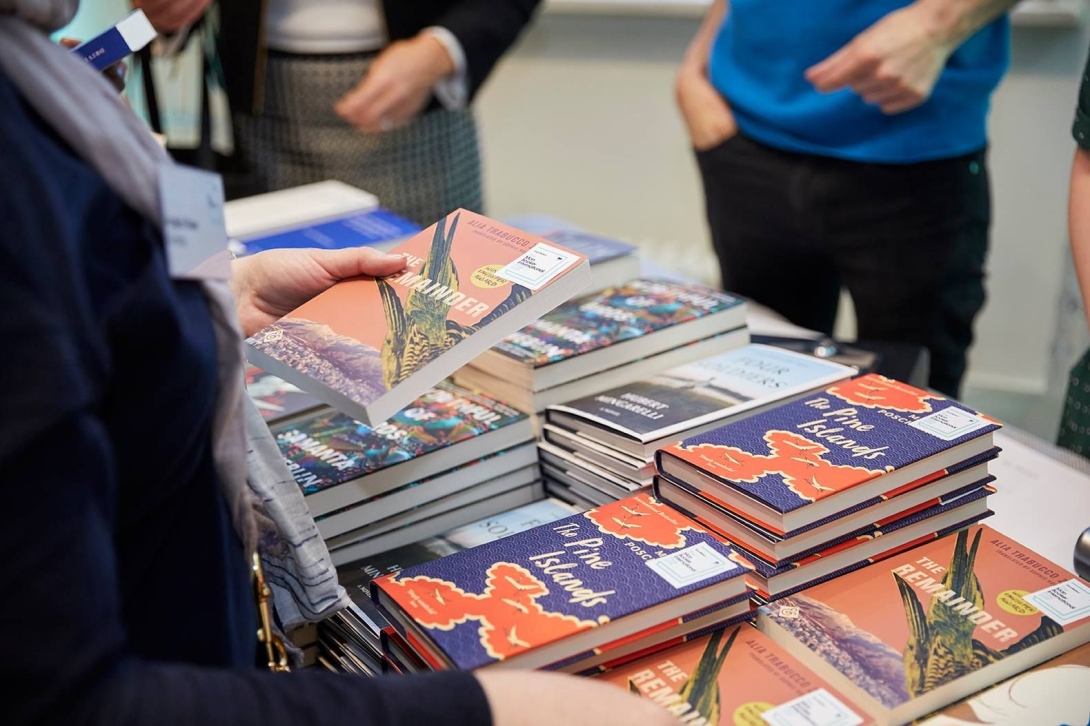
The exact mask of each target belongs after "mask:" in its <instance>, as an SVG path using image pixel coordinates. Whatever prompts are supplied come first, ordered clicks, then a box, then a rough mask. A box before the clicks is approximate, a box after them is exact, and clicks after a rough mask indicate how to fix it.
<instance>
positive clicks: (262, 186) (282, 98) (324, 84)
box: [235, 53, 483, 226]
mask: <svg viewBox="0 0 1090 726" xmlns="http://www.w3.org/2000/svg"><path fill="white" fill-rule="evenodd" d="M373 58H374V55H372V54H352V55H329V56H325V55H289V54H285V53H269V56H268V62H267V65H266V70H265V98H264V105H263V107H262V112H261V113H260V114H257V115H250V114H246V113H237V114H235V125H236V147H237V149H238V152H239V154H240V155H241V157H242V160H243V161H244V163H245V164H246V165H247V167H248V168H249V171H250V172H251V173H252V174H253V176H254V180H253V181H254V184H255V186H256V190H257V191H274V190H277V189H284V188H287V187H294V186H299V185H300V184H309V183H312V182H317V181H322V180H324V179H337V180H340V181H343V182H345V183H347V184H351V185H353V186H356V187H360V188H361V189H365V190H367V191H369V192H371V193H373V194H375V195H377V196H378V198H379V201H380V202H381V204H382V205H383V206H385V207H387V208H389V209H391V210H393V211H394V212H396V213H398V214H400V215H402V216H404V217H408V218H409V219H412V220H413V221H415V222H417V223H419V224H422V225H425V226H426V225H429V224H431V223H432V222H434V221H435V220H437V219H439V218H440V217H442V216H443V215H445V214H447V213H448V212H450V211H451V210H453V209H456V208H458V207H465V208H467V209H471V210H474V211H480V210H481V208H482V206H483V200H482V191H481V160H480V149H479V147H478V143H477V126H476V123H475V122H474V120H473V115H472V114H471V113H470V112H469V111H448V110H446V109H435V110H431V111H428V112H425V113H422V114H421V115H419V116H418V117H417V118H415V119H413V120H411V121H410V122H409V123H408V124H406V125H405V126H403V127H401V128H398V129H394V130H393V131H389V132H386V133H377V134H368V133H364V132H362V131H359V130H357V129H356V128H354V127H352V126H349V125H348V124H347V123H345V122H344V121H343V120H342V119H341V118H340V117H339V116H337V114H336V113H334V111H333V107H334V105H335V104H336V103H337V101H338V100H340V98H341V97H342V96H343V95H344V94H345V93H347V92H348V91H350V90H351V89H352V88H354V87H355V86H356V84H357V83H359V81H360V79H361V78H363V76H364V74H365V73H366V72H367V68H368V66H369V65H370V63H371V60H372V59H373Z"/></svg>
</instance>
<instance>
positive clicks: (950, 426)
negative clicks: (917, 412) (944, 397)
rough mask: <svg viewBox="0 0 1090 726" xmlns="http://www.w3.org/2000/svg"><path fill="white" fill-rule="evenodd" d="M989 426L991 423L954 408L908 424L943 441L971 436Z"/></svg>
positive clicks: (945, 409)
mask: <svg viewBox="0 0 1090 726" xmlns="http://www.w3.org/2000/svg"><path fill="white" fill-rule="evenodd" d="M990 425H991V422H990V421H988V420H987V419H984V418H981V417H980V416H976V415H974V414H971V413H969V412H968V411H964V410H962V409H960V408H957V407H956V406H951V407H950V408H944V409H943V410H941V411H936V412H935V413H933V414H931V415H929V416H924V417H923V418H921V419H919V420H917V421H913V422H912V423H910V424H909V426H911V427H912V428H914V429H919V430H920V431H925V432H927V433H929V434H931V435H932V436H937V437H938V438H940V439H942V440H943V441H953V440H954V439H958V438H961V437H962V436H965V435H966V434H971V433H972V432H974V431H978V430H980V429H982V428H984V427H985V426H990Z"/></svg>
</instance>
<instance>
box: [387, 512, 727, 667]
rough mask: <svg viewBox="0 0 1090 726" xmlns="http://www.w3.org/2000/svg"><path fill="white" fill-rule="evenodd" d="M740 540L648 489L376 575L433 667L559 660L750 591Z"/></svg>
mask: <svg viewBox="0 0 1090 726" xmlns="http://www.w3.org/2000/svg"><path fill="white" fill-rule="evenodd" d="M746 571H747V568H745V567H744V566H742V565H740V564H739V563H738V561H737V556H736V554H735V552H734V551H733V549H732V548H731V547H730V546H729V545H726V544H724V543H723V542H721V541H720V540H718V539H717V538H715V537H713V536H712V535H710V534H709V533H708V532H707V531H705V530H704V529H702V528H701V527H699V526H697V525H696V524H694V523H692V522H690V521H688V520H686V519H685V518H684V517H682V516H680V515H679V514H677V513H676V512H674V511H673V510H671V509H670V508H669V507H666V506H665V505H663V504H662V503H660V502H658V501H657V500H655V499H654V498H652V497H651V496H649V495H647V494H637V495H635V496H632V497H629V498H627V499H623V500H620V501H618V502H614V503H612V504H608V505H605V506H602V507H599V508H598V509H593V510H591V511H588V512H584V513H582V514H577V515H574V516H572V517H568V518H566V519H561V520H558V521H556V522H554V523H552V524H550V525H546V526H543V527H537V528H535V529H531V530H528V531H526V532H522V533H520V534H516V535H512V536H511V537H508V538H506V539H503V540H501V541H499V542H495V543H490V544H485V545H482V546H480V547H475V548H473V549H470V550H465V551H462V552H457V553H455V554H453V555H450V556H449V557H445V558H443V559H442V560H438V561H435V562H431V563H428V564H424V565H419V566H417V567H412V568H408V569H406V570H403V571H402V572H400V573H398V574H397V575H390V576H387V577H382V578H379V579H377V580H375V581H374V582H373V583H372V596H373V598H374V599H375V601H376V603H377V604H378V605H379V607H380V610H382V611H385V612H386V613H387V617H388V619H389V620H390V621H391V622H392V623H393V624H394V626H395V627H396V628H397V629H398V630H399V631H400V632H401V633H402V635H403V636H404V637H405V638H406V640H408V642H409V643H410V644H411V645H412V646H413V648H414V649H415V650H416V651H417V652H418V653H420V654H421V656H422V657H424V658H425V660H428V661H429V663H430V664H431V665H432V667H434V668H448V669H461V670H473V669H476V668H486V667H501V668H502V667H517V668H562V667H564V666H565V665H568V664H570V662H578V661H580V660H583V659H585V658H587V657H590V656H591V655H593V654H594V649H595V648H598V647H600V646H603V645H605V644H608V643H611V642H615V641H617V640H619V639H621V638H625V637H627V636H630V635H633V634H635V633H638V632H640V631H643V630H646V629H648V628H652V627H655V626H657V625H661V624H663V623H666V622H669V621H671V620H674V619H676V618H679V617H682V616H684V615H686V614H688V613H696V612H699V611H701V610H703V609H705V608H709V607H713V606H718V605H719V604H721V603H723V602H724V601H728V600H731V599H732V598H738V597H739V596H743V595H745V593H746V588H745V582H744V577H743V576H744V575H745V573H746Z"/></svg>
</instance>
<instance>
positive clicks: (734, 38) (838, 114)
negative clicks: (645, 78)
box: [708, 0, 1010, 164]
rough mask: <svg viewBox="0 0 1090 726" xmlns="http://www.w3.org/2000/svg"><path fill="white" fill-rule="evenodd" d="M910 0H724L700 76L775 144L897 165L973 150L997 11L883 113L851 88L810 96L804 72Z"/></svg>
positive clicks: (747, 125) (1002, 58)
mask: <svg viewBox="0 0 1090 726" xmlns="http://www.w3.org/2000/svg"><path fill="white" fill-rule="evenodd" d="M909 4H910V3H909V0H824V2H822V3H820V5H821V8H820V10H818V9H817V8H815V6H814V2H813V0H731V2H730V9H729V11H728V13H727V19H726V21H725V22H724V23H723V27H722V28H720V30H719V34H718V36H717V37H716V40H715V44H714V46H713V47H712V52H711V58H710V62H709V70H708V73H709V76H710V78H711V81H712V83H713V84H714V85H715V87H716V88H718V89H719V92H720V93H722V94H723V96H724V97H725V98H726V99H727V101H728V102H729V103H730V104H731V108H732V110H733V111H734V114H735V117H736V118H737V121H738V127H739V128H740V129H741V131H742V133H744V134H745V135H746V136H748V137H750V138H753V139H755V140H757V141H759V142H762V143H765V144H768V145H769V146H773V147H776V148H779V149H784V150H788V151H798V152H803V153H810V154H817V155H820V156H831V157H836V158H841V159H848V160H851V161H864V162H878V163H894V164H906V163H913V162H918V161H927V160H931V159H944V158H949V157H953V156H958V155H960V154H966V153H969V152H972V151H976V150H978V149H980V148H982V147H983V146H984V145H985V142H986V140H987V130H986V120H987V115H988V105H989V99H990V96H991V93H992V91H994V90H995V87H996V86H997V85H998V84H999V81H1000V79H1001V78H1002V77H1003V73H1004V72H1005V71H1006V69H1007V65H1008V63H1009V55H1010V22H1009V20H1008V18H1007V17H1006V16H1003V17H1001V18H999V19H997V20H995V21H994V22H992V23H991V24H990V25H988V26H986V27H984V28H982V29H981V30H980V31H979V32H977V33H976V34H975V35H973V36H972V37H971V38H969V39H968V40H966V41H965V42H964V43H963V44H962V45H961V46H960V47H959V48H958V49H957V50H956V51H955V52H954V54H953V55H951V56H950V58H949V60H948V61H947V64H946V68H945V69H944V70H943V73H942V75H941V76H940V77H939V80H938V82H937V83H936V84H935V88H934V91H933V93H932V95H931V98H929V99H928V100H927V101H926V102H925V103H924V104H923V105H921V106H919V107H917V108H915V109H912V110H911V111H908V112H905V113H902V114H896V115H892V116H890V115H886V114H883V113H882V112H881V110H879V108H878V107H877V106H873V105H870V104H867V103H866V102H864V101H863V99H862V98H860V97H859V96H858V95H856V93H855V92H854V91H852V90H850V89H843V90H840V91H836V92H833V93H829V94H824V93H820V92H818V91H817V90H816V89H815V88H814V87H813V86H812V85H811V84H810V82H809V81H807V80H806V77H805V75H804V74H805V72H806V69H807V68H809V67H810V66H812V65H814V64H816V63H819V62H821V61H822V60H824V59H826V58H828V57H829V56H830V55H832V54H833V53H835V52H836V51H837V50H839V49H840V48H842V47H843V46H844V45H846V44H847V43H848V42H849V41H851V40H852V38H854V37H855V36H856V35H858V34H859V33H860V32H862V31H863V30H865V29H867V28H868V27H870V26H871V25H873V24H874V23H875V22H877V21H878V20H880V19H881V18H883V17H884V16H885V15H887V14H889V13H890V12H892V11H894V10H897V9H899V8H902V7H905V6H906V5H909Z"/></svg>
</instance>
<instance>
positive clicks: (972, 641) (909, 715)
mask: <svg viewBox="0 0 1090 726" xmlns="http://www.w3.org/2000/svg"><path fill="white" fill-rule="evenodd" d="M758 626H759V627H760V628H761V630H762V631H763V632H764V633H765V634H766V635H768V636H769V637H771V638H772V639H773V640H774V641H776V642H777V643H778V644H780V645H781V646H783V647H784V648H786V649H787V650H788V651H789V652H791V653H792V654H793V655H794V656H795V657H796V658H798V659H799V660H801V661H802V662H803V663H804V664H805V665H806V666H807V667H808V668H810V669H811V670H813V671H815V672H816V673H817V674H818V675H820V676H821V677H823V678H825V679H826V680H827V681H829V682H830V683H832V684H833V685H834V686H836V687H837V688H838V689H840V690H841V691H843V692H844V693H845V694H846V695H847V696H848V697H849V698H851V699H852V701H854V702H855V703H857V704H859V705H860V706H861V707H862V708H864V709H865V710H867V711H868V712H869V713H870V715H871V716H872V717H874V718H875V720H876V721H877V722H878V723H879V724H882V726H886V725H887V724H903V723H908V722H910V721H912V720H913V719H916V718H919V717H921V716H924V715H925V714H928V713H931V712H933V711H935V710H937V709H940V708H942V707H944V706H946V705H948V704H950V703H953V702H955V701H957V700H959V699H962V698H965V697H966V696H968V695H970V694H972V693H975V692H976V691H979V690H980V689H982V688H986V687H988V686H990V685H992V684H994V683H996V682H998V681H1000V680H1002V679H1004V678H1009V677H1010V676H1012V675H1014V674H1016V673H1020V672H1022V671H1024V670H1026V669H1027V668H1031V667H1033V666H1034V665H1037V664H1038V663H1042V662H1044V661H1046V660H1048V659H1049V658H1054V657H1056V656H1057V655H1060V654H1061V653H1064V652H1066V651H1068V650H1071V649H1072V648H1075V647H1078V646H1080V645H1082V644H1083V643H1086V642H1088V641H1090V584H1088V583H1086V582H1085V581H1083V580H1080V579H1079V578H1077V577H1076V576H1075V575H1073V574H1072V573H1070V572H1068V571H1067V570H1066V569H1065V568H1064V567H1062V566H1060V565H1058V564H1056V563H1054V562H1051V561H1049V560H1048V559H1047V558H1045V557H1043V556H1041V555H1039V554H1037V553H1036V552H1034V551H1033V550H1031V549H1030V548H1028V547H1026V546H1025V545H1022V544H1021V543H1019V542H1017V541H1015V540H1013V539H1011V538H1009V537H1007V536H1005V535H1003V534H1002V533H1001V532H998V531H996V530H994V529H991V528H990V527H987V526H983V525H977V526H973V527H970V528H968V529H962V530H961V531H959V532H958V533H957V534H955V535H951V536H948V537H944V538H942V539H939V540H935V541H932V542H929V543H927V544H924V545H921V546H919V547H916V548H914V549H911V550H907V551H905V552H902V553H900V554H898V555H897V556H894V557H891V558H889V559H887V560H885V561H883V562H880V563H877V564H874V565H870V566H869V567H864V568H862V569H860V570H857V571H855V572H852V573H849V574H846V575H842V576H841V577H838V578H837V579H835V580H832V581H829V582H826V583H823V584H821V585H817V586H816V587H812V588H810V589H808V590H805V591H803V592H801V593H799V594H797V595H794V596H791V597H787V598H784V599H782V600H778V601H776V602H774V603H771V604H769V605H766V606H765V607H763V608H761V610H760V615H759V620H758ZM1025 723H1028V722H1025ZM1034 723H1036V722H1034Z"/></svg>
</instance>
